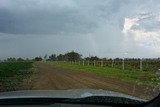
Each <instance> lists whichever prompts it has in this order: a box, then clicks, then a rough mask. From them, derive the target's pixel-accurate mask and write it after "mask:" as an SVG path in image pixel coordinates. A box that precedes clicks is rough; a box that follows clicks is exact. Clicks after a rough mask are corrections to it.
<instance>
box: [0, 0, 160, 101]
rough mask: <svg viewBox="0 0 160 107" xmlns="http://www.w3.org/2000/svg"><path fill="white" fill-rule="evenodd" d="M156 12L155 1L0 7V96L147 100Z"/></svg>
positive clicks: (153, 90) (158, 67) (154, 88)
mask: <svg viewBox="0 0 160 107" xmlns="http://www.w3.org/2000/svg"><path fill="white" fill-rule="evenodd" d="M159 11H160V1H158V0H154V1H153V0H147V1H144V0H123V1H122V0H119V1H118V0H0V92H8V91H20V90H21V91H22V90H69V89H73V90H74V89H84V90H85V89H87V90H86V92H87V94H85V95H92V94H90V92H89V90H90V89H94V90H95V91H96V90H97V91H96V92H97V95H98V94H99V95H105V94H101V92H99V91H98V90H99V89H101V90H103V91H113V92H118V93H122V94H126V95H129V96H133V97H136V98H140V99H144V100H151V99H153V98H155V97H156V96H157V95H158V94H159V92H160V35H159V33H160V29H159V27H160V13H159ZM74 92H75V91H74ZM96 92H95V93H96ZM118 93H117V94H116V95H117V96H118ZM114 95H115V94H114ZM105 96H106V95H105ZM82 97H83V96H82Z"/></svg>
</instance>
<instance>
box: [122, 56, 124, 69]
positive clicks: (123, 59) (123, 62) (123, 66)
mask: <svg viewBox="0 0 160 107" xmlns="http://www.w3.org/2000/svg"><path fill="white" fill-rule="evenodd" d="M122 69H123V70H124V59H123V60H122Z"/></svg>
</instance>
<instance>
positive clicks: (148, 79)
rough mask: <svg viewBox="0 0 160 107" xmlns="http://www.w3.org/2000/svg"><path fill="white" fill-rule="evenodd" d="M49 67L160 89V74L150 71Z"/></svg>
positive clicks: (62, 63)
mask: <svg viewBox="0 0 160 107" xmlns="http://www.w3.org/2000/svg"><path fill="white" fill-rule="evenodd" d="M46 63H48V64H49V65H52V66H56V67H61V68H67V69H71V70H75V71H80V72H90V73H94V74H97V75H101V76H105V77H110V78H117V79H120V80H123V81H127V82H134V83H137V84H143V85H149V86H153V87H160V73H158V72H149V71H139V70H122V69H118V68H111V67H96V66H87V65H85V66H83V65H78V64H77V65H76V64H70V63H67V62H66V63H65V62H46Z"/></svg>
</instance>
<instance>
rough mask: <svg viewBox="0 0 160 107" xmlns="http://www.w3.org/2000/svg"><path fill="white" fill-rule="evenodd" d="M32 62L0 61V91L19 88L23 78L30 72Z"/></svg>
mask: <svg viewBox="0 0 160 107" xmlns="http://www.w3.org/2000/svg"><path fill="white" fill-rule="evenodd" d="M30 68H32V62H27V61H24V62H0V91H13V90H18V89H19V88H20V84H21V83H22V82H23V80H24V79H25V78H27V77H29V76H30V75H31V73H32V71H31V70H30Z"/></svg>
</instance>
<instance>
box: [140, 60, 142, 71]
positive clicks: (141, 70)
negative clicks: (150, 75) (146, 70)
mask: <svg viewBox="0 0 160 107" xmlns="http://www.w3.org/2000/svg"><path fill="white" fill-rule="evenodd" d="M140 71H142V59H140Z"/></svg>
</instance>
